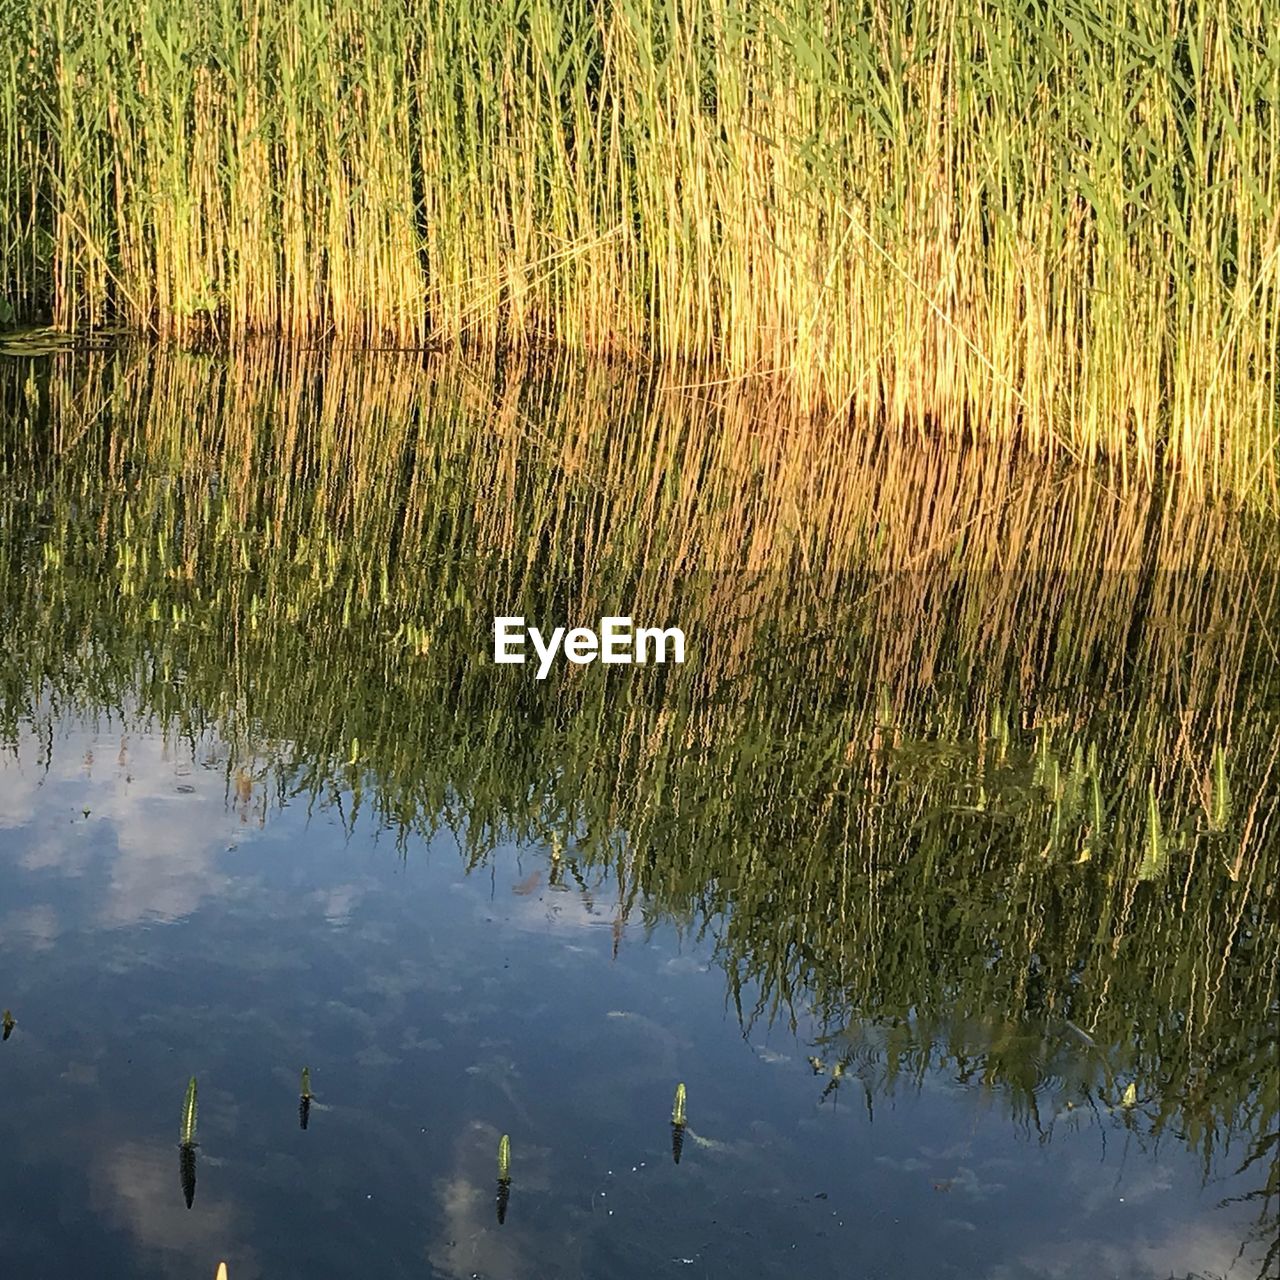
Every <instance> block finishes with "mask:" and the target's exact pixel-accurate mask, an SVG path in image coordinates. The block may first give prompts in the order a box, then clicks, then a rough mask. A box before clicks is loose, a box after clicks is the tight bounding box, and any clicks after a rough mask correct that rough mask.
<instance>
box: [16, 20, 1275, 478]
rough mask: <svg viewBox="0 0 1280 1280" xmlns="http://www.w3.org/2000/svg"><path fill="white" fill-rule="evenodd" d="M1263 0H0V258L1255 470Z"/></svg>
mask: <svg viewBox="0 0 1280 1280" xmlns="http://www.w3.org/2000/svg"><path fill="white" fill-rule="evenodd" d="M1278 17H1280V15H1278V14H1277V11H1276V7H1275V4H1274V0H1265V2H1264V3H1263V4H1261V5H1255V6H1252V7H1250V8H1249V9H1248V10H1244V11H1241V12H1233V13H1232V14H1231V16H1230V18H1228V17H1227V16H1226V15H1225V14H1224V15H1223V16H1221V17H1220V18H1215V19H1214V20H1213V21H1209V20H1205V21H1203V22H1200V23H1194V22H1187V21H1183V20H1182V19H1181V18H1180V17H1179V15H1178V11H1176V10H1169V9H1167V8H1165V7H1162V6H1159V5H1155V4H1153V3H1151V0H1126V3H1124V4H1121V5H1118V6H1114V7H1111V8H1108V9H1106V10H1105V11H1104V12H1101V13H1095V12H1093V11H1087V12H1086V11H1084V10H1082V9H1081V8H1080V7H1079V6H1078V5H1077V4H1075V3H1074V0H1054V3H1053V4H1051V5H1049V6H1048V7H1047V8H1046V7H1044V6H1041V7H1038V8H1031V9H1028V8H1025V7H1022V6H1018V5H1013V4H997V5H994V6H992V5H987V6H978V5H969V6H960V7H959V8H958V9H957V8H956V7H954V6H949V5H943V4H926V5H913V6H910V7H909V8H904V7H903V6H900V5H894V4H890V3H886V2H885V0H871V2H870V3H868V4H866V5H861V6H856V5H855V6H850V5H832V4H828V3H825V2H820V0H799V2H798V3H790V4H786V5H782V4H779V3H777V2H776V0H764V2H763V3H760V4H755V5H751V6H747V7H746V8H743V7H742V6H736V5H732V4H728V3H722V2H717V3H713V4H709V5H673V4H665V3H658V2H657V0H637V2H636V3H634V4H623V5H611V6H606V7H603V8H601V7H600V6H597V5H594V4H591V3H588V0H532V3H529V4H516V3H514V0H483V2H481V3H475V4H468V5H457V4H452V5H450V4H446V5H435V6H405V5H400V4H391V3H374V4H371V5H370V4H357V3H354V0H288V2H287V3H285V4H283V5H267V4H264V3H262V0H230V3H228V4H225V5H210V4H204V3H201V4H198V5H196V6H195V8H194V9H192V8H191V7H189V6H187V5H184V4H179V3H178V0H156V2H155V3H152V4H151V5H149V6H148V9H147V20H146V21H145V22H143V23H141V24H139V22H138V21H137V20H136V19H135V17H134V16H133V15H132V14H131V13H130V12H129V11H127V10H126V9H125V8H122V7H121V6H120V5H118V4H113V3H107V4H101V3H90V0H56V3H53V4H52V5H49V4H44V3H41V4H34V3H31V2H30V0H18V3H16V4H14V5H11V6H10V7H9V9H8V10H7V12H6V15H5V19H4V21H5V24H6V30H5V35H6V36H7V37H9V38H8V39H7V41H6V43H5V46H4V48H5V50H6V52H5V54H4V59H3V63H0V86H3V89H2V92H3V99H2V102H3V108H4V109H3V111H0V121H3V126H2V127H0V159H2V160H3V163H0V207H3V208H4V209H6V210H7V211H12V214H11V216H8V217H6V218H5V220H4V223H3V225H2V226H0V287H2V288H3V289H4V291H5V296H6V297H7V298H11V299H13V300H14V302H15V304H16V305H17V306H18V307H20V308H21V309H22V310H26V311H30V310H32V309H34V308H38V307H42V306H45V305H49V306H51V307H52V310H53V313H54V316H55V318H56V320H57V322H58V323H59V324H62V325H83V324H95V323H101V322H102V321H103V319H104V318H106V317H108V316H120V317H122V318H123V319H125V320H127V321H128V322H129V323H130V324H132V325H133V326H135V327H137V328H140V329H145V328H154V329H156V330H158V331H160V332H162V333H166V334H172V333H176V334H181V335H184V336H189V337H190V336H197V335H204V334H207V333H210V332H216V333H220V334H234V335H240V336H243V335H249V334H253V333H261V332H284V333H288V334H291V335H295V336H298V337H304V336H306V337H309V336H313V335H316V334H326V333H331V334H334V335H336V336H337V337H338V338H339V339H340V340H341V341H343V342H345V343H351V342H364V341H372V342H375V343H397V344H406V343H407V344H413V345H420V344H423V343H425V342H428V341H432V340H442V339H457V340H465V341H467V342H470V343H496V342H501V341H507V342H509V343H512V344H514V345H516V346H517V347H520V346H532V345H534V344H538V343H540V342H541V341H543V340H544V339H545V338H546V337H547V336H548V335H551V336H554V337H555V338H558V339H560V340H562V341H564V342H566V343H569V344H571V345H573V346H575V347H579V348H584V349H588V350H592V351H596V352H600V353H605V354H610V355H612V354H614V353H617V352H624V353H636V352H642V353H649V352H653V351H657V352H660V353H664V354H679V355H682V356H685V357H687V358H689V359H691V360H694V361H697V362H703V363H705V364H706V366H707V368H706V370H705V371H702V370H700V371H699V372H698V373H697V374H696V375H694V376H696V377H697V378H698V379H699V380H702V381H707V380H711V379H712V378H714V376H715V374H716V372H718V371H719V370H721V369H723V370H725V371H727V372H729V373H731V374H749V375H753V376H754V375H759V374H772V375H776V376H779V377H782V378H784V379H786V380H787V381H788V382H789V383H791V384H792V385H793V387H794V389H795V391H796V393H797V394H798V396H799V398H800V399H801V400H802V401H803V402H804V403H806V404H808V405H811V406H812V405H818V404H825V405H826V406H828V407H829V408H830V407H832V406H834V407H836V408H837V409H839V410H840V412H841V413H842V414H843V412H844V411H845V409H846V408H847V409H849V410H852V411H853V412H854V413H855V414H858V415H859V416H861V417H864V418H869V417H871V416H878V415H880V416H883V417H885V418H886V419H887V420H888V422H889V424H890V426H891V427H892V428H893V429H894V430H896V431H901V432H905V433H909V434H915V433H918V432H922V431H925V430H932V431H939V432H942V433H944V434H946V435H947V436H949V437H950V438H951V439H953V440H956V441H960V440H962V439H966V438H969V437H973V436H982V437H983V438H989V439H990V440H992V441H993V442H996V443H998V444H1001V445H1003V444H1004V443H1005V442H1007V441H1009V440H1010V439H1014V438H1017V439H1020V440H1021V441H1023V442H1026V443H1029V444H1030V445H1032V446H1033V447H1042V448H1046V449H1051V448H1056V447H1061V448H1065V449H1066V450H1068V451H1070V452H1072V453H1074V454H1077V455H1080V456H1084V455H1089V454H1093V453H1095V452H1097V451H1099V450H1101V451H1105V452H1107V453H1109V454H1110V455H1111V456H1113V457H1116V458H1119V457H1121V456H1123V457H1124V458H1125V460H1126V465H1127V466H1132V467H1134V468H1135V469H1137V470H1140V471H1142V472H1145V473H1148V474H1150V473H1151V472H1153V471H1154V470H1155V469H1156V468H1157V467H1159V466H1161V465H1168V466H1170V467H1172V468H1173V469H1175V470H1177V471H1181V472H1184V473H1185V474H1187V475H1188V476H1190V477H1192V478H1193V480H1194V482H1195V483H1196V484H1198V485H1203V486H1207V487H1215V488H1217V487H1221V486H1233V487H1238V488H1256V489H1258V490H1259V491H1261V492H1262V493H1264V494H1266V495H1268V496H1269V497H1270V498H1272V499H1274V498H1275V496H1276V476H1277V458H1276V447H1277V439H1276V422H1275V417H1274V403H1273V397H1272V388H1273V387H1274V382H1275V376H1276V348H1275V316H1276V307H1277V296H1278V289H1280V283H1278V274H1280V272H1278V267H1280V256H1278V255H1280V241H1278V240H1277V209H1276V206H1275V198H1274V194H1273V193H1274V191H1275V189H1276V179H1277V175H1278V174H1280V150H1278V144H1277V140H1276V135H1275V131H1274V129H1273V128H1272V126H1271V124H1270V123H1269V121H1270V119H1271V117H1270V114H1269V113H1270V112H1271V111H1272V110H1273V109H1274V107H1273V106H1272V105H1270V104H1274V102H1275V100H1276V98H1277V94H1278V93H1280V83H1278V77H1280V63H1278V62H1277V60H1276V59H1275V58H1274V56H1269V54H1268V53H1267V52H1266V51H1267V50H1269V48H1270V46H1269V45H1268V39H1269V33H1270V32H1271V30H1272V29H1273V28H1274V27H1275V25H1276V20H1277V18H1278Z"/></svg>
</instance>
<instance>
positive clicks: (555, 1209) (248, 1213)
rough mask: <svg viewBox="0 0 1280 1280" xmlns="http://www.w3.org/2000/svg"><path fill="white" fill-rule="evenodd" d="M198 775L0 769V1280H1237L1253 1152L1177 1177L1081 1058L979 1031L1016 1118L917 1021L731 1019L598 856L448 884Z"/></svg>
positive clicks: (451, 828)
mask: <svg viewBox="0 0 1280 1280" xmlns="http://www.w3.org/2000/svg"><path fill="white" fill-rule="evenodd" d="M278 750H279V753H280V755H281V756H282V757H284V756H287V755H288V750H287V747H286V745H284V744H279V746H278ZM229 754H230V749H229V748H228V746H227V745H226V744H224V743H223V742H221V741H220V740H219V739H218V738H217V737H216V736H215V735H212V734H208V733H205V734H201V735H196V736H183V734H182V733H180V732H179V731H178V730H176V729H175V728H174V727H173V726H165V725H163V724H160V723H157V722H156V721H155V720H154V719H149V718H147V717H145V716H141V715H138V716H134V717H130V716H128V715H124V716H123V717H117V718H114V719H111V720H105V719H97V720H96V721H91V720H89V719H88V718H85V717H82V716H80V715H78V714H77V713H76V711H75V709H74V708H66V709H63V710H61V711H56V712H55V713H52V714H51V716H50V718H49V719H48V721H47V730H46V731H44V732H40V733H37V732H36V731H34V730H33V729H32V727H31V726H30V725H27V726H24V727H23V728H22V729H21V731H20V732H19V733H18V735H17V738H16V740H15V742H14V743H13V744H12V749H11V750H10V751H9V752H8V753H7V754H6V755H5V757H4V759H3V762H2V763H0V1003H3V1004H4V1005H6V1006H8V1007H9V1008H11V1010H12V1012H13V1016H14V1019H15V1023H14V1026H13V1029H12V1032H11V1034H10V1035H9V1037H8V1039H7V1040H6V1041H5V1042H4V1043H3V1044H0V1098H3V1106H0V1147H2V1149H3V1151H4V1159H3V1161H0V1225H2V1227H3V1232H2V1237H0V1238H2V1241H3V1244H2V1246H0V1247H2V1251H3V1258H4V1262H3V1272H4V1274H5V1275H8V1276H20V1277H60V1276H94V1277H162V1276H163V1277H204V1276H212V1275H213V1271H214V1268H215V1266H216V1264H217V1262H218V1261H219V1260H223V1259H225V1260H226V1261H227V1262H228V1265H229V1273H230V1276H231V1277H232V1278H233V1280H252V1278H255V1277H284V1276H294V1277H306V1278H308V1280H321V1278H324V1277H354V1276H362V1277H365V1276H378V1277H401V1276H404V1277H408V1276H413V1277H423V1276H436V1277H457V1278H459V1280H465V1278H471V1277H493V1278H494V1280H498V1278H502V1280H510V1278H513V1277H530V1278H533V1277H538V1278H540V1280H545V1278H548V1277H566V1278H569V1277H581V1278H583V1280H587V1278H590V1280H603V1278H607V1277H618V1278H619V1280H631V1278H635V1280H641V1278H644V1280H648V1278H650V1277H659V1276H671V1277H688V1278H693V1277H748V1276H760V1277H773V1276H776V1277H792V1276H825V1277H835V1276H841V1277H844V1276H850V1277H859V1278H865V1280H871V1278H873V1277H879V1278H883V1280H915V1278H917V1277H918V1278H920V1280H926V1278H928V1280H937V1278H939V1277H956V1278H957V1280H958V1278H961V1277H964V1278H965V1280H973V1278H977V1277H984V1278H987V1280H1015V1278H1016V1280H1051V1278H1052V1280H1058V1278H1060V1277H1075V1276H1090V1277H1101V1276H1115V1277H1133V1278H1135V1280H1137V1278H1143V1280H1146V1278H1150V1280H1166V1278H1167V1277H1170V1276H1175V1277H1186V1276H1197V1277H1199V1276H1204V1277H1208V1276H1227V1275H1230V1276H1250V1277H1253V1276H1255V1275H1257V1274H1259V1273H1260V1269H1261V1268H1262V1267H1263V1266H1264V1261H1265V1253H1266V1247H1267V1244H1268V1241H1267V1239H1266V1238H1265V1233H1261V1234H1260V1232H1259V1230H1258V1213H1259V1208H1260V1205H1259V1203H1258V1200H1257V1196H1256V1193H1257V1191H1258V1187H1259V1184H1260V1183H1261V1182H1262V1181H1263V1180H1264V1178H1265V1168H1262V1167H1260V1166H1259V1165H1258V1164H1256V1163H1255V1164H1253V1165H1252V1166H1250V1167H1249V1168H1247V1169H1246V1170H1245V1172H1244V1173H1241V1174H1237V1173H1236V1170H1237V1169H1238V1168H1239V1167H1240V1166H1241V1165H1242V1164H1243V1163H1245V1161H1246V1157H1247V1154H1248V1152H1249V1150H1250V1142H1251V1139H1255V1138H1256V1137H1257V1135H1256V1134H1254V1133H1250V1132H1249V1123H1248V1121H1247V1120H1246V1121H1242V1125H1241V1129H1240V1131H1239V1132H1238V1133H1236V1134H1234V1135H1233V1134H1230V1133H1224V1134H1222V1135H1220V1138H1219V1140H1218V1141H1217V1142H1216V1145H1214V1146H1213V1149H1212V1150H1211V1151H1210V1152H1209V1153H1208V1155H1207V1156H1206V1153H1205V1149H1204V1145H1203V1143H1202V1142H1200V1141H1199V1140H1198V1139H1197V1135H1195V1134H1192V1133H1189V1132H1186V1131H1185V1130H1184V1131H1179V1129H1178V1127H1177V1126H1171V1125H1157V1124H1155V1123H1154V1120H1155V1118H1156V1114H1157V1112H1158V1111H1159V1100H1158V1099H1155V1098H1153V1097H1151V1096H1149V1094H1147V1093H1146V1090H1147V1084H1146V1082H1145V1081H1144V1083H1143V1090H1144V1093H1143V1096H1136V1095H1137V1090H1136V1089H1135V1090H1134V1091H1133V1094H1132V1095H1131V1096H1129V1097H1128V1098H1127V1099H1126V1097H1125V1089H1126V1085H1127V1081H1126V1080H1125V1079H1124V1078H1123V1077H1120V1078H1114V1079H1108V1078H1107V1076H1108V1072H1107V1069H1106V1047H1105V1046H1099V1045H1097V1044H1096V1043H1093V1042H1092V1041H1091V1038H1090V1037H1089V1035H1088V1032H1087V1031H1086V1030H1085V1029H1084V1028H1073V1027H1072V1026H1071V1025H1061V1024H1060V1023H1057V1022H1053V1021H1050V1020H1045V1021H1043V1022H1041V1023H1040V1024H1036V1025H1031V1024H1028V1026H1027V1027H1024V1028H1016V1029H1015V1030H1014V1033H1013V1038H1012V1040H1009V1036H1008V1033H1007V1031H1002V1030H1001V1029H1000V1028H990V1029H988V1040H989V1041H990V1042H991V1044H992V1046H993V1047H992V1050H991V1055H990V1056H992V1057H994V1055H995V1054H996V1051H997V1050H996V1047H995V1042H996V1040H998V1038H999V1037H1000V1035H1005V1038H1006V1041H1007V1043H1005V1044H1004V1046H1003V1047H1002V1048H1001V1049H1000V1052H1001V1053H1003V1054H1004V1056H1005V1058H1006V1059H1007V1058H1008V1056H1009V1054H1010V1053H1011V1052H1013V1051H1014V1050H1016V1049H1017V1048H1018V1046H1019V1045H1021V1046H1022V1048H1023V1050H1025V1053H1024V1057H1025V1071H1026V1072H1029V1073H1030V1075H1031V1079H1030V1082H1029V1086H1028V1087H1027V1088H1026V1089H1025V1090H1024V1091H1023V1092H1021V1093H1018V1092H1017V1091H1016V1090H1012V1089H1011V1088H1010V1087H1009V1085H1008V1083H1007V1081H1006V1080H1005V1079H1004V1078H1002V1077H1000V1076H999V1075H998V1074H997V1073H994V1072H992V1071H991V1070H989V1069H988V1065H989V1064H988V1062H986V1061H984V1060H983V1059H982V1058H980V1057H979V1058H975V1059H974V1061H972V1062H970V1063H968V1064H963V1063H958V1062H957V1060H956V1058H955V1057H954V1056H949V1055H947V1054H946V1053H939V1052H935V1051H933V1049H934V1046H933V1045H932V1044H931V1042H932V1041H936V1040H938V1039H939V1038H943V1039H945V1036H946V1031H945V1029H940V1028H939V1026H938V1025H937V1024H936V1022H935V1023H933V1024H931V1025H930V1028H929V1030H928V1031H927V1032H926V1031H925V1030H924V1028H923V1027H922V1025H921V1024H920V1023H919V1022H917V1021H916V1020H914V1019H913V1017H912V1016H911V1013H910V1011H909V1010H908V1011H907V1012H906V1014H905V1015H904V1016H902V1017H900V1018H898V1019H896V1020H890V1019H886V1018H883V1017H868V1018H866V1019H865V1020H863V1021H859V1020H857V1018H851V1019H849V1020H848V1021H847V1022H846V1023H844V1024H843V1025H833V1024H832V1022H831V1018H830V1011H829V1010H819V1009H817V1008H816V1007H815V1006H813V1005H810V1006H806V1004H805V1003H804V1001H803V1000H794V999H793V1000H791V1001H773V1000H772V999H766V1001H765V1003H764V1007H762V1008H757V1007H756V997H757V996H759V995H760V994H761V990H760V988H759V986H758V985H753V980H750V979H749V980H748V981H747V982H746V984H745V985H744V986H743V987H741V989H739V990H738V991H737V992H736V994H734V991H733V986H732V984H731V983H730V982H729V981H728V980H727V975H726V969H725V965H724V964H723V963H722V943H723V939H724V934H725V930H726V928H727V924H728V918H729V912H726V911H724V910H715V911H709V912H706V913H704V914H701V915H700V914H698V913H697V912H692V911H691V912H688V913H686V914H685V916H684V917H683V918H682V917H681V915H680V913H678V912H673V911H670V910H662V909H659V907H658V906H657V905H656V904H654V903H653V902H651V901H650V900H649V899H648V898H647V897H646V896H645V895H644V894H640V895H631V896H629V897H628V896H627V891H626V889H625V887H624V889H623V891H622V893H621V894H620V890H619V885H620V884H622V885H624V886H625V885H626V884H628V883H629V874H628V872H629V860H630V859H633V858H635V857H636V856H638V855H637V853H636V851H634V850H632V849H630V848H628V846H627V844H626V841H625V840H620V841H619V843H618V849H619V853H618V862H617V864H616V865H613V866H608V865H604V864H602V863H601V861H600V860H599V859H596V860H595V861H593V862H590V863H588V862H583V861H579V859H578V858H577V857H576V855H575V846H574V842H573V840H572V839H569V840H568V841H564V840H563V839H562V838H561V837H559V836H555V837H554V838H553V836H552V834H551V833H549V835H548V838H547V839H546V840H545V841H541V842H540V841H528V840H526V841H523V842H522V843H520V844H519V845H517V844H513V843H511V842H510V841H507V840H504V839H503V838H502V837H501V835H500V833H499V834H498V835H495V837H494V838H493V839H492V840H491V841H489V842H488V847H481V848H479V851H477V845H476V842H475V841H474V840H470V839H468V832H467V831H466V830H465V827H464V826H462V825H460V824H459V822H458V820H455V819H453V818H451V816H450V813H449V812H448V810H445V811H442V812H441V814H440V815H439V820H438V824H437V825H436V828H435V832H434V834H433V835H424V834H405V833H404V832H393V831H391V830H389V829H388V828H387V827H386V826H385V825H383V824H381V823H380V822H379V821H378V820H376V819H375V818H374V817H372V816H371V812H372V811H371V810H370V808H369V807H368V805H367V804H366V805H364V806H363V807H362V806H360V805H359V804H358V803H357V797H356V796H355V795H354V794H353V792H352V791H351V790H346V791H344V790H342V789H340V788H336V787H335V788H333V789H331V790H330V791H329V792H328V793H326V794H321V795H319V796H317V795H315V794H314V792H313V791H310V790H303V791H300V792H298V793H297V794H291V793H290V787H289V786H288V784H287V780H288V777H289V771H288V770H287V769H286V770H284V771H283V773H281V772H279V771H268V770H266V769H263V770H262V771H261V774H260V776H256V777H255V776H254V775H253V774H252V772H244V773H236V774H232V773H231V772H230V771H229V770H228V768H227V761H228V759H229ZM282 777H283V778H284V779H285V782H284V784H283V785H282V784H281V782H280V779H281V778H282ZM353 809H354V810H355V812H354V813H353ZM472 834H474V833H472ZM885 909H886V910H900V911H903V912H910V910H911V903H910V902H909V901H902V902H897V903H887V904H886V906H885ZM803 941H804V939H803V934H802V932H798V933H797V939H796V942H797V945H803ZM980 1030H981V1029H977V1030H975V1029H974V1028H969V1029H968V1033H967V1034H968V1038H969V1040H970V1041H972V1040H973V1039H975V1037H977V1038H980V1036H979V1034H978V1033H979V1031H980ZM1011 1045H1012V1048H1011V1047H1010V1046H1011ZM891 1064H893V1065H892V1069H891ZM303 1066H307V1067H309V1069H310V1079H311V1086H312V1089H313V1092H314V1099H313V1100H312V1101H311V1103H310V1107H309V1115H308V1117H307V1126H306V1128H305V1130H304V1129H303V1128H302V1127H301V1126H300V1123H299V1103H300V1098H299V1093H300V1073H301V1070H302V1068H303ZM193 1075H194V1076H196V1077H197V1078H198V1082H199V1108H198V1128H197V1142H198V1146H197V1147H196V1148H195V1152H194V1170H188V1171H187V1180H188V1181H189V1179H190V1176H191V1175H192V1173H193V1174H194V1180H195V1185H194V1194H193V1196H192V1203H191V1206H190V1208H188V1206H187V1204H186V1195H185V1193H184V1186H183V1182H184V1175H183V1171H182V1168H181V1166H182V1160H183V1155H182V1153H181V1152H180V1150H179V1145H178V1141H179V1121H180V1112H181V1107H182V1102H183V1097H184V1092H185V1089H186V1086H187V1081H188V1079H189V1077H191V1076H193ZM680 1082H684V1083H685V1085H686V1087H687V1116H686V1119H687V1127H686V1128H685V1130H684V1131H683V1133H682V1134H681V1135H680V1138H681V1141H680V1144H679V1145H680V1160H679V1163H678V1164H677V1163H676V1162H675V1160H674V1159H673V1132H672V1116H671V1111H672V1099H673V1093H674V1090H675V1087H676V1085H677V1084H678V1083H680ZM503 1134H508V1135H510V1140H511V1152H512V1156H511V1170H510V1174H511V1177H510V1187H509V1200H508V1203H507V1207H506V1213H505V1221H504V1222H503V1223H502V1224H499V1222H498V1215H497V1199H498V1190H499V1188H498V1184H497V1176H498V1171H497V1148H498V1143H499V1138H500V1136H501V1135H503ZM188 1189H190V1188H188Z"/></svg>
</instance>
